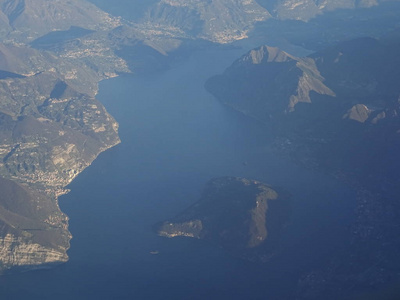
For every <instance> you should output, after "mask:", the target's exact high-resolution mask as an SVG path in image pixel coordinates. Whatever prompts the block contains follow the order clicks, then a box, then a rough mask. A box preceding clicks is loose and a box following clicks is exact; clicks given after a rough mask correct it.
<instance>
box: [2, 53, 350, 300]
mask: <svg viewBox="0 0 400 300" xmlns="http://www.w3.org/2000/svg"><path fill="white" fill-rule="evenodd" d="M244 52H246V49H244V48H229V49H228V48H223V47H215V48H212V49H208V50H201V51H200V50H199V51H197V52H194V53H193V54H192V55H191V56H189V57H188V58H186V59H184V60H181V61H180V62H179V63H176V64H175V65H174V67H173V68H172V69H170V70H167V71H165V72H160V73H158V74H153V75H146V76H139V75H126V76H121V77H118V78H114V79H111V80H108V81H104V82H102V83H101V84H100V93H99V95H98V98H99V99H100V100H101V101H102V102H103V103H104V105H105V106H106V108H107V109H108V111H109V112H110V113H111V114H112V115H113V116H114V117H115V118H116V119H117V121H118V122H119V123H120V135H121V140H122V143H121V144H120V145H118V146H116V147H114V148H112V149H110V150H108V151H106V152H105V153H103V154H101V155H100V156H99V158H98V159H97V160H96V161H95V162H94V163H93V164H92V165H91V166H90V167H89V168H87V169H86V170H85V171H84V172H83V173H82V174H80V175H79V176H78V178H77V179H76V180H75V181H74V182H73V183H72V184H71V185H70V187H69V188H70V189H71V190H72V191H71V192H70V193H69V194H67V195H65V196H62V197H61V198H60V199H59V200H60V206H61V209H62V210H63V211H64V212H65V213H66V214H67V215H68V216H69V217H70V231H71V233H72V235H73V239H72V241H71V249H70V250H69V252H68V253H69V255H70V261H69V262H68V263H66V264H64V265H62V266H60V267H57V268H54V269H52V270H41V271H35V272H28V273H24V274H17V275H10V276H3V277H0V294H1V295H2V299H31V300H32V299H96V300H100V299H285V298H286V297H290V296H291V295H292V293H293V290H294V288H295V286H296V283H297V280H298V277H299V276H300V275H301V274H303V273H304V272H306V271H309V270H312V269H313V268H314V267H321V266H323V265H324V264H326V263H327V262H328V261H329V258H330V257H331V256H332V255H333V254H334V253H335V252H336V251H337V250H338V249H340V247H341V245H342V243H343V241H344V240H345V239H346V238H347V234H346V232H347V229H348V224H349V220H350V218H351V215H352V211H353V205H354V197H355V195H354V193H353V192H352V191H351V190H350V189H348V188H347V187H346V186H344V185H343V184H341V183H339V182H337V181H335V180H334V179H332V178H331V177H329V176H326V175H323V174H320V173H318V172H315V171H310V170H306V169H304V168H301V167H299V166H297V165H296V164H294V163H293V162H291V161H288V160H286V159H284V158H282V157H280V156H279V155H277V154H276V153H274V152H272V151H271V150H270V148H269V143H270V140H271V138H270V135H269V133H268V128H266V127H264V126H263V125H261V124H259V123H257V122H255V121H253V120H251V119H248V118H246V117H244V116H243V115H241V114H239V113H236V112H234V111H231V110H230V109H227V108H226V107H224V106H222V105H221V104H220V103H219V102H218V101H216V99H214V98H213V97H212V96H211V95H210V94H208V93H207V92H206V91H205V89H204V87H203V85H204V82H205V80H206V79H207V78H209V77H210V76H212V75H215V74H218V73H221V72H222V71H223V70H224V69H225V68H226V67H227V66H229V65H230V64H231V63H232V61H233V60H234V59H236V58H237V57H239V56H240V55H241V54H243V53H244ZM243 162H246V163H245V164H244V163H243ZM219 176H240V177H247V178H252V179H258V180H261V181H263V182H266V183H269V184H272V185H277V186H281V187H284V188H285V189H286V190H287V191H288V192H290V193H291V194H292V202H293V211H294V213H293V220H292V224H291V226H290V227H289V228H288V230H287V232H286V234H285V236H284V238H283V240H282V245H281V251H280V254H279V255H277V257H276V258H274V259H273V260H272V261H271V262H270V263H267V264H261V265H260V264H255V263H250V262H246V261H242V260H239V259H235V258H233V257H230V256H229V255H228V254H227V253H226V252H224V251H223V250H222V249H219V248H216V247H214V246H211V245H208V244H206V243H204V242H202V241H198V240H192V239H185V238H177V239H165V238H161V237H158V236H156V235H155V234H154V233H153V232H152V229H151V226H152V225H153V224H154V223H156V222H158V221H161V220H164V219H167V218H170V217H172V216H174V215H175V214H177V213H178V212H180V211H181V210H182V209H184V208H186V207H187V206H189V205H190V204H192V203H193V202H195V201H196V200H197V199H198V198H199V197H200V193H201V190H202V188H203V187H204V184H205V183H206V182H207V181H208V180H210V179H212V178H215V177H219ZM315 224H319V225H318V227H317V226H315ZM151 252H153V254H152V253H151ZM154 253H157V254H154Z"/></svg>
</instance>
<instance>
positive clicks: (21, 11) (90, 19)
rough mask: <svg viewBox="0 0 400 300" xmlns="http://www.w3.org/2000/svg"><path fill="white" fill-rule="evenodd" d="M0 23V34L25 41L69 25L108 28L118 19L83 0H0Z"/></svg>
mask: <svg viewBox="0 0 400 300" xmlns="http://www.w3.org/2000/svg"><path fill="white" fill-rule="evenodd" d="M0 24H3V25H4V27H3V26H2V27H1V28H2V35H1V36H2V38H4V39H8V40H9V39H11V40H17V41H20V42H26V41H31V40H33V39H35V38H37V37H40V36H42V35H45V34H47V33H49V32H52V31H56V30H67V29H68V28H69V27H71V26H78V27H82V28H87V29H93V30H99V29H106V28H108V29H110V28H112V27H115V26H116V25H117V24H119V21H118V19H115V18H112V17H111V16H109V15H108V14H107V13H105V12H103V11H101V10H100V9H98V8H97V7H96V6H94V5H93V4H91V3H89V2H87V1H84V0H72V1H52V0H0Z"/></svg>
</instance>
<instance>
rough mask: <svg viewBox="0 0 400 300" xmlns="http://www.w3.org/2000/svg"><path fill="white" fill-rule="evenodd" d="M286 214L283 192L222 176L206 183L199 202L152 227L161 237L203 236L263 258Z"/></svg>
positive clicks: (273, 244)
mask: <svg viewBox="0 0 400 300" xmlns="http://www.w3.org/2000/svg"><path fill="white" fill-rule="evenodd" d="M289 215H290V208H289V205H288V201H287V198H286V197H285V196H284V193H281V192H279V193H278V192H277V191H276V190H275V189H273V188H272V187H270V186H268V185H266V184H264V183H261V182H258V181H255V180H249V179H245V178H238V177H221V178H216V179H213V180H211V181H209V182H208V183H207V185H206V187H205V188H204V191H203V194H202V196H201V198H200V200H199V201H197V202H196V203H194V204H193V205H192V206H191V207H189V208H187V209H186V210H184V211H183V212H182V213H180V214H178V215H177V216H176V217H174V218H172V219H170V220H167V221H164V222H161V223H159V224H157V225H156V226H155V230H156V231H157V233H158V235H160V236H164V237H168V238H173V237H178V236H184V237H191V238H196V239H204V240H206V241H209V242H211V243H213V244H216V245H219V246H221V247H223V248H225V249H226V250H227V251H228V252H231V253H232V254H235V255H239V256H242V257H246V258H251V259H253V260H254V259H257V260H260V259H261V260H266V259H267V258H269V257H271V255H272V254H273V253H272V250H273V249H274V248H275V247H276V246H277V243H278V240H279V235H280V231H281V230H283V228H284V226H285V224H287V223H288V221H289ZM255 253H257V255H255Z"/></svg>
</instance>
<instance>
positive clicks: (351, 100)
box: [206, 38, 400, 299]
mask: <svg viewBox="0 0 400 300" xmlns="http://www.w3.org/2000/svg"><path fill="white" fill-rule="evenodd" d="M399 51H400V41H399V40H397V39H383V40H376V39H373V38H361V39H356V40H349V41H345V42H341V43H338V44H337V45H335V46H332V47H329V48H326V49H324V50H321V51H318V52H316V53H314V54H312V55H310V56H308V57H302V58H299V57H295V56H292V55H289V54H287V53H285V52H283V51H281V50H279V49H276V48H272V47H268V46H263V47H260V48H257V49H255V50H252V51H250V52H249V53H247V54H246V55H244V56H243V57H242V58H240V59H238V60H237V61H236V62H234V63H233V64H232V65H231V66H230V67H229V68H228V69H226V71H225V72H224V73H223V74H222V75H218V76H215V77H212V78H210V79H209V80H208V82H207V83H206V88H207V89H208V90H209V91H210V92H211V93H212V94H214V95H215V96H216V97H217V98H218V99H219V100H220V101H221V102H222V103H224V104H226V105H228V106H230V107H233V108H234V109H236V110H238V111H240V112H242V113H244V114H246V115H247V116H250V117H252V118H256V119H258V120H260V121H261V122H263V123H264V124H265V125H266V126H268V128H269V129H270V130H271V129H272V132H273V133H274V135H275V142H274V143H273V147H274V148H275V150H276V151H277V152H279V153H280V154H281V155H284V156H287V157H288V158H290V159H292V160H294V161H296V162H297V163H299V164H301V165H303V166H305V167H307V168H315V169H318V170H320V171H323V172H325V173H329V174H331V175H333V176H335V177H337V178H338V179H340V180H342V181H344V182H346V183H347V184H349V185H351V186H352V187H353V188H354V189H355V190H356V191H357V199H358V200H357V201H358V204H357V209H356V211H355V213H356V216H355V218H354V220H353V224H352V225H351V228H350V230H351V232H352V239H351V242H350V243H349V244H347V245H346V246H344V249H345V250H344V252H343V253H340V254H337V257H334V258H332V261H331V263H330V265H329V267H327V268H326V269H324V270H318V271H315V272H312V273H309V274H304V278H302V279H301V280H300V281H299V290H298V295H297V298H296V299H321V298H324V297H325V295H333V297H334V298H332V299H340V298H344V297H347V296H348V294H346V291H340V288H339V287H344V286H351V290H357V289H359V290H360V291H361V290H363V289H364V288H365V286H370V287H371V286H373V287H374V288H376V289H380V288H382V287H383V282H385V284H387V283H391V282H393V284H394V281H392V280H391V279H389V278H396V277H395V273H396V270H397V269H396V268H392V265H393V264H397V263H398V259H393V257H395V256H396V254H395V253H397V251H398V249H399V247H400V239H399V238H398V237H397V236H396V235H397V233H396V232H397V229H396V228H398V226H400V224H399V219H398V217H397V216H398V215H399V213H400V203H399V202H398V194H399V192H400V189H399V185H398V182H399V178H400V172H399V170H400V164H399V160H398V153H399V151H400V139H399V132H400V119H399V115H400V101H399V99H400V98H399V97H400V87H399V85H398V82H399V81H400V71H399V70H400V69H399V66H400V59H399V56H398V53H399ZM304 62H307V64H306V66H307V68H306V67H304V64H305V63H304ZM291 99H296V100H297V101H295V102H293V101H291ZM293 104H294V105H293ZM266 130H267V129H266ZM371 265H373V267H371ZM349 266H351V267H349ZM365 270H368V276H367V274H366V271H365ZM382 276H385V278H387V280H386V279H385V280H384V281H382V282H378V281H376V280H375V279H376V278H378V277H380V278H382ZM392 276H394V277H392ZM393 280H394V279H393ZM349 289H350V288H349Z"/></svg>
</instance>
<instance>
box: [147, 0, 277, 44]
mask: <svg viewBox="0 0 400 300" xmlns="http://www.w3.org/2000/svg"><path fill="white" fill-rule="evenodd" d="M269 17H270V15H269V13H268V11H266V10H265V9H264V8H263V7H261V6H260V5H259V4H258V3H257V2H256V1H254V0H229V1H227V0H213V1H199V0H189V1H185V0H162V1H159V2H158V3H157V4H155V5H154V6H153V7H151V8H150V9H149V11H148V12H147V14H146V16H145V17H144V20H143V23H142V24H143V25H145V26H146V25H147V26H150V27H151V28H153V30H158V31H166V32H170V34H173V35H175V36H181V37H186V38H202V39H206V40H210V41H213V42H217V43H229V42H232V41H235V40H239V39H243V38H246V37H247V32H248V31H249V30H251V29H252V27H253V26H254V24H255V23H256V22H259V21H264V20H266V19H268V18H269Z"/></svg>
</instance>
